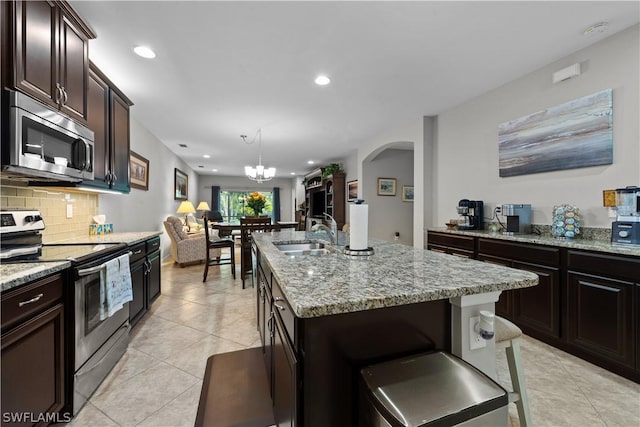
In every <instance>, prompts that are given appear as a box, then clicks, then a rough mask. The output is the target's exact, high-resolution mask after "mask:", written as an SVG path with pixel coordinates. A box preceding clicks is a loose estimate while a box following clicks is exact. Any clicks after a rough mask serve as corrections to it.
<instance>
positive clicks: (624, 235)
mask: <svg viewBox="0 0 640 427" xmlns="http://www.w3.org/2000/svg"><path fill="white" fill-rule="evenodd" d="M616 211H617V213H616V220H615V222H614V223H613V224H612V227H611V242H612V243H627V244H632V245H640V187H625V188H618V189H616Z"/></svg>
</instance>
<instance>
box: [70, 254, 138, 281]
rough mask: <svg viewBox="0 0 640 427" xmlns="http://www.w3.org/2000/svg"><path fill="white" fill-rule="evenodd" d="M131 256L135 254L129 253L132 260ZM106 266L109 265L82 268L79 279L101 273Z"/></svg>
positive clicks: (79, 271)
mask: <svg viewBox="0 0 640 427" xmlns="http://www.w3.org/2000/svg"><path fill="white" fill-rule="evenodd" d="M131 255H133V252H131V251H129V258H131ZM106 266H107V263H106V262H105V263H103V264H100V265H96V266H95V267H89V268H81V269H80V270H78V277H83V276H88V275H89V274H93V273H99V272H100V270H102V269H103V268H105V267H106Z"/></svg>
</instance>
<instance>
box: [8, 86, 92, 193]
mask: <svg viewBox="0 0 640 427" xmlns="http://www.w3.org/2000/svg"><path fill="white" fill-rule="evenodd" d="M2 109H3V110H4V111H3V112H2V117H3V122H5V123H8V127H7V128H5V129H3V132H2V140H3V141H2V172H3V173H2V174H3V176H5V175H6V176H7V177H9V178H16V179H25V178H26V179H34V180H42V181H61V182H80V181H83V180H93V156H94V145H93V138H94V134H93V131H92V130H90V129H89V128H87V127H85V126H82V125H80V124H79V123H76V122H74V121H72V120H70V119H69V118H67V117H66V116H64V115H62V114H60V113H59V112H57V111H55V110H52V109H51V108H49V107H47V106H45V105H44V104H41V103H39V102H38V101H35V100H34V99H32V98H31V97H29V96H27V95H24V94H22V93H20V92H16V91H11V90H10V91H5V92H4V93H3V94H2ZM4 126H5V124H3V127H4Z"/></svg>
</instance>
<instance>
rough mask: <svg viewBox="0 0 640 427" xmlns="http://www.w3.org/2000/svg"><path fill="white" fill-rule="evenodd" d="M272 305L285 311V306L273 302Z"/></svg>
mask: <svg viewBox="0 0 640 427" xmlns="http://www.w3.org/2000/svg"><path fill="white" fill-rule="evenodd" d="M273 305H274V306H276V307H278V308H279V309H280V311H285V310H286V308H285V307H284V306H283V305H280V304H276V303H275V302H274V303H273Z"/></svg>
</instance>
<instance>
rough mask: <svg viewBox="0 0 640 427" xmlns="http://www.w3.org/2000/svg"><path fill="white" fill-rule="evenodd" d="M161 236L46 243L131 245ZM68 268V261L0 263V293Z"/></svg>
mask: <svg viewBox="0 0 640 427" xmlns="http://www.w3.org/2000/svg"><path fill="white" fill-rule="evenodd" d="M161 234H162V232H161V231H140V232H129V233H110V234H104V235H100V236H82V237H73V238H71V239H66V240H62V241H56V242H47V243H89V244H100V243H126V244H128V245H133V244H136V243H139V242H144V241H145V240H149V239H151V238H153V237H156V236H159V235H161ZM70 266H71V263H70V262H69V261H52V262H37V261H36V262H19V263H2V264H0V292H4V291H7V290H9V289H12V288H15V287H16V286H20V285H23V284H25V283H29V282H31V281H32V280H36V279H39V278H41V277H45V276H48V275H50V274H53V273H56V272H58V271H62V270H65V269H67V268H69V267H70Z"/></svg>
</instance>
